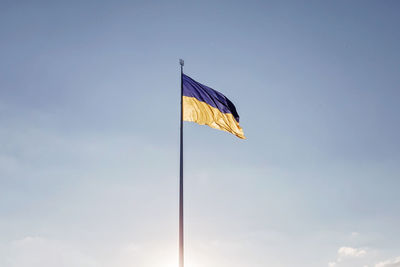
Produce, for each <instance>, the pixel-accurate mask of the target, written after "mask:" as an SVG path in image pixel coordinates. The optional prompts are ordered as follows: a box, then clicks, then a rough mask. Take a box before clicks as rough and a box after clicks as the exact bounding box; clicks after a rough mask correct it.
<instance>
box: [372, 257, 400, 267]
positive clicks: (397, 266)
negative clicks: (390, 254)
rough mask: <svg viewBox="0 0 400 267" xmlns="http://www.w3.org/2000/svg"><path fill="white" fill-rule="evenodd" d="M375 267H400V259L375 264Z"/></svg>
mask: <svg viewBox="0 0 400 267" xmlns="http://www.w3.org/2000/svg"><path fill="white" fill-rule="evenodd" d="M375 267H400V257H397V258H395V259H391V260H386V261H382V262H380V263H377V264H375Z"/></svg>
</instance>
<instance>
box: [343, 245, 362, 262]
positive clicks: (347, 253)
mask: <svg viewBox="0 0 400 267" xmlns="http://www.w3.org/2000/svg"><path fill="white" fill-rule="evenodd" d="M366 254H367V251H365V250H364V249H360V248H352V247H341V248H339V249H338V259H343V258H345V257H363V256H365V255H366Z"/></svg>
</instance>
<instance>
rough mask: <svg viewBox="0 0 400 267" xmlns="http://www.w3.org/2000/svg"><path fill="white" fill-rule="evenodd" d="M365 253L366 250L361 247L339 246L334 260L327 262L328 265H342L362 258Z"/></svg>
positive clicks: (332, 266) (331, 266) (330, 266)
mask: <svg viewBox="0 0 400 267" xmlns="http://www.w3.org/2000/svg"><path fill="white" fill-rule="evenodd" d="M366 255H367V251H366V250H365V249H362V248H352V247H340V248H339V249H338V251H337V258H336V261H331V262H329V263H328V266H329V267H334V266H343V265H348V264H352V262H351V261H354V260H357V259H359V258H363V257H364V256H366Z"/></svg>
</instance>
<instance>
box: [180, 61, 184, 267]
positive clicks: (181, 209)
mask: <svg viewBox="0 0 400 267" xmlns="http://www.w3.org/2000/svg"><path fill="white" fill-rule="evenodd" d="M179 64H180V65H181V133H180V170H179V267H184V262H183V259H184V257H183V103H182V101H183V65H184V61H183V59H179Z"/></svg>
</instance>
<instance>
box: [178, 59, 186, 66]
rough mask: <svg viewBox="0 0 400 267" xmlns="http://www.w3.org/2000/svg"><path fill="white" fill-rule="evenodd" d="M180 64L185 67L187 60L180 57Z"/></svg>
mask: <svg viewBox="0 0 400 267" xmlns="http://www.w3.org/2000/svg"><path fill="white" fill-rule="evenodd" d="M179 64H180V65H181V66H182V67H183V65H185V61H184V60H183V59H181V58H180V59H179Z"/></svg>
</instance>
